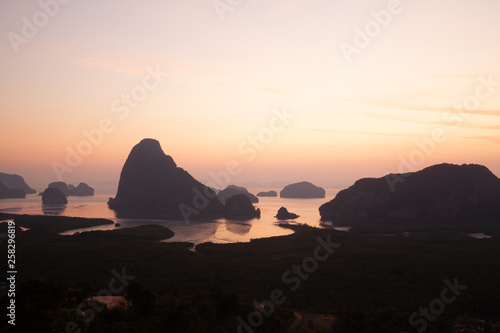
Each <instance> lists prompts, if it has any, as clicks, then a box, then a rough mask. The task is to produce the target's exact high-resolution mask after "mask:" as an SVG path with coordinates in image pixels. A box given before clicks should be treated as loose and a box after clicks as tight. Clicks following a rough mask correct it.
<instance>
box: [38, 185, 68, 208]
mask: <svg viewBox="0 0 500 333" xmlns="http://www.w3.org/2000/svg"><path fill="white" fill-rule="evenodd" d="M42 203H43V204H44V205H65V204H67V203H68V199H66V196H65V195H64V193H63V192H62V191H61V190H60V189H58V188H55V187H49V188H47V189H46V190H45V191H43V194H42Z"/></svg>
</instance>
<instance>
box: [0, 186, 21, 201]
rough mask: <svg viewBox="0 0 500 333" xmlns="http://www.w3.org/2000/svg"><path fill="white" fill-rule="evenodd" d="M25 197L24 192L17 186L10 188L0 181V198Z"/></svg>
mask: <svg viewBox="0 0 500 333" xmlns="http://www.w3.org/2000/svg"><path fill="white" fill-rule="evenodd" d="M9 198H26V193H25V192H24V191H23V190H21V189H19V188H10V187H7V186H5V184H3V183H0V199H9Z"/></svg>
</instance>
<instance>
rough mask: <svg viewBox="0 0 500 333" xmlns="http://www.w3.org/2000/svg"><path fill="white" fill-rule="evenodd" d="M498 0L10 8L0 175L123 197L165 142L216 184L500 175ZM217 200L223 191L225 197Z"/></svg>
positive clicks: (2, 75)
mask: <svg viewBox="0 0 500 333" xmlns="http://www.w3.org/2000/svg"><path fill="white" fill-rule="evenodd" d="M498 13H500V2H499V1H497V0H439V1H436V0H419V1H416V0H400V1H398V0H390V1H378V0H377V1H375V0H370V1H368V0H366V1H364V0H356V1H348V0H342V1H340V0H215V1H213V0H182V1H181V0H177V1H175V0H143V1H140V2H139V1H132V0H119V1H118V0H110V1H97V0H85V1H78V0H72V1H68V0H40V1H32V0H24V1H7V0H0V37H1V38H0V100H1V103H0V114H1V118H0V119H1V124H2V131H1V134H0V135H1V142H0V156H1V159H0V172H7V173H16V174H20V175H22V176H23V177H24V178H25V179H26V181H27V182H28V184H30V185H31V186H33V187H35V188H37V189H38V190H39V191H41V190H43V189H44V188H45V187H46V185H47V184H48V183H50V182H52V181H57V180H62V181H65V182H67V183H74V184H75V183H76V184H77V183H79V182H86V183H88V184H90V185H94V186H98V185H102V184H105V183H107V182H109V183H116V182H117V181H118V179H119V175H120V171H121V168H122V166H123V164H124V162H125V159H126V158H127V156H128V154H129V152H130V150H131V148H132V147H133V146H134V145H135V144H137V143H138V142H139V141H140V140H141V139H143V138H154V139H157V140H158V141H159V142H160V144H161V145H162V148H163V150H164V152H165V153H166V154H168V155H171V156H172V157H173V158H174V160H175V162H176V163H177V165H178V166H180V167H182V168H184V169H185V170H187V171H188V172H189V173H191V174H192V175H193V176H194V177H195V178H196V179H198V180H200V181H202V182H204V183H205V184H210V185H215V186H216V187H217V185H225V184H226V183H227V182H229V183H231V184H237V185H247V186H249V185H252V184H253V185H255V186H257V185H262V186H263V187H264V186H279V185H280V184H286V183H291V182H298V181H310V182H312V183H314V184H316V185H319V186H323V187H332V188H338V187H339V188H343V187H347V186H349V185H351V184H352V183H353V182H354V181H355V180H357V179H359V178H363V177H381V176H383V175H385V174H387V173H391V172H407V171H416V170H420V169H422V168H424V167H427V166H430V165H433V164H438V163H445V162H446V163H455V164H463V163H477V164H482V165H485V166H487V167H488V168H489V169H490V170H491V171H492V172H493V173H495V174H496V175H497V176H500V20H498ZM218 187H222V186H218Z"/></svg>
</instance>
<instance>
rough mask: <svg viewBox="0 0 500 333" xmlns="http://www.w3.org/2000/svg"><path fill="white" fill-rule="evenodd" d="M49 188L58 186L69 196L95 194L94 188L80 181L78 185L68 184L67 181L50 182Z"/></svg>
mask: <svg viewBox="0 0 500 333" xmlns="http://www.w3.org/2000/svg"><path fill="white" fill-rule="evenodd" d="M48 188H57V189H58V190H60V191H61V192H62V193H64V195H65V196H67V197H69V196H76V197H85V196H93V195H94V189H93V188H92V187H90V186H88V185H87V184H85V183H80V184H78V186H77V187H75V186H73V185H71V184H69V185H68V184H66V183H65V182H53V183H50V184H49V186H48ZM40 194H41V193H40Z"/></svg>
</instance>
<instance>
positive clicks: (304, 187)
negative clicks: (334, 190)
mask: <svg viewBox="0 0 500 333" xmlns="http://www.w3.org/2000/svg"><path fill="white" fill-rule="evenodd" d="M325 193H326V192H325V190H324V189H323V188H321V187H318V186H316V185H313V184H311V183H309V182H300V183H295V184H290V185H287V186H285V188H283V189H282V190H281V192H280V197H281V198H299V199H313V198H324V197H325Z"/></svg>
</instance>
